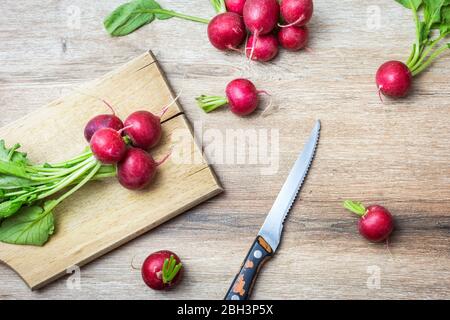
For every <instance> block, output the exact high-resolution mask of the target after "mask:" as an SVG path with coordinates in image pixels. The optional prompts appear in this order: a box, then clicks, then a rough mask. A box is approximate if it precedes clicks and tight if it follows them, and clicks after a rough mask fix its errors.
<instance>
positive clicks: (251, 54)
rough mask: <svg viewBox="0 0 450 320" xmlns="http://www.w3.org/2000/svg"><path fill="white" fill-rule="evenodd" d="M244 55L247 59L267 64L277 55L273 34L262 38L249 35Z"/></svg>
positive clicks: (276, 41)
mask: <svg viewBox="0 0 450 320" xmlns="http://www.w3.org/2000/svg"><path fill="white" fill-rule="evenodd" d="M245 53H246V55H247V57H248V58H251V59H252V60H255V61H261V62H267V61H270V60H272V59H273V58H275V57H276V56H277V54H278V40H277V37H276V36H275V35H273V34H266V35H263V36H258V37H256V35H251V36H250V37H249V38H248V41H247V46H246V48H245Z"/></svg>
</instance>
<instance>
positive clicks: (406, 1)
mask: <svg viewBox="0 0 450 320" xmlns="http://www.w3.org/2000/svg"><path fill="white" fill-rule="evenodd" d="M395 1H397V2H398V3H400V4H401V5H403V6H404V7H405V8H408V9H412V7H411V3H412V5H413V6H414V8H415V9H416V10H418V9H419V7H420V6H421V5H422V3H423V1H422V0H395Z"/></svg>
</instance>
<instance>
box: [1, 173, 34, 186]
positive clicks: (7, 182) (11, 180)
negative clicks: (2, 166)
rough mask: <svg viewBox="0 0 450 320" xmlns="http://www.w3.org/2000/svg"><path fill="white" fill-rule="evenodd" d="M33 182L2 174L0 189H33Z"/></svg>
mask: <svg viewBox="0 0 450 320" xmlns="http://www.w3.org/2000/svg"><path fill="white" fill-rule="evenodd" d="M32 186H33V182H32V181H31V180H28V179H25V178H19V177H14V176H8V175H5V174H0V189H7V188H8V187H9V188H12V187H14V188H19V187H22V188H25V187H32Z"/></svg>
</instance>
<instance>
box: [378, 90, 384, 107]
mask: <svg viewBox="0 0 450 320" xmlns="http://www.w3.org/2000/svg"><path fill="white" fill-rule="evenodd" d="M381 89H383V86H379V87H378V98H380V101H381V103H383V104H384V100H383V94H382V92H381Z"/></svg>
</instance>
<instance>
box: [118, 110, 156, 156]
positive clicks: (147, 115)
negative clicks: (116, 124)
mask: <svg viewBox="0 0 450 320" xmlns="http://www.w3.org/2000/svg"><path fill="white" fill-rule="evenodd" d="M125 134H126V135H127V136H128V137H129V138H130V140H131V143H132V145H133V146H135V147H138V148H141V149H144V150H148V149H150V148H152V147H154V146H155V145H157V144H158V142H159V140H160V139H161V119H160V117H158V116H155V115H154V114H153V113H151V112H149V111H136V112H133V113H132V114H130V115H129V116H128V118H127V119H126V120H125Z"/></svg>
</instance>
